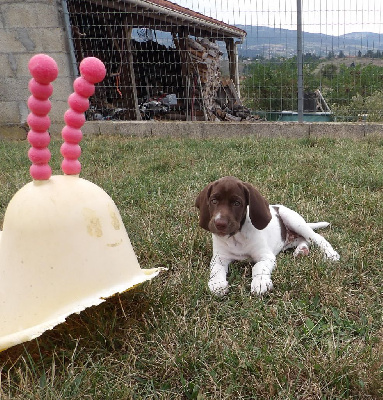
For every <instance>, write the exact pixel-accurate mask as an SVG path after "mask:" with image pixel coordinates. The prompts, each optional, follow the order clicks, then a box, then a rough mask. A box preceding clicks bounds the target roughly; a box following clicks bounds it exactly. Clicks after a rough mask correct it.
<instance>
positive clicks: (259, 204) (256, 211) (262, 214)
mask: <svg viewBox="0 0 383 400" xmlns="http://www.w3.org/2000/svg"><path fill="white" fill-rule="evenodd" d="M243 184H244V185H245V188H246V189H247V192H248V195H249V199H248V202H249V216H250V220H251V223H252V224H253V225H254V226H255V228H257V229H259V230H261V229H264V228H266V226H267V225H268V224H269V222H270V221H271V213H270V209H269V203H268V202H267V200H266V199H265V198H264V197H263V196H262V195H261V194H260V193H259V192H258V190H257V189H255V187H254V186H253V185H251V184H250V183H246V182H244V183H243Z"/></svg>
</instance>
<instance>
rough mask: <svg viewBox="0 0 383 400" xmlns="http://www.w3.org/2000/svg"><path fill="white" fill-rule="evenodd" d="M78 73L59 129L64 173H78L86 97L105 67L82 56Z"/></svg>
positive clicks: (92, 92) (86, 104)
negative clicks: (63, 124) (62, 125)
mask: <svg viewBox="0 0 383 400" xmlns="http://www.w3.org/2000/svg"><path fill="white" fill-rule="evenodd" d="M80 74H81V76H80V77H79V78H77V79H76V80H75V81H74V83H73V89H74V93H72V94H71V95H70V96H69V98H68V104H69V107H70V108H69V110H67V111H66V112H65V114H64V121H65V123H66V125H65V127H64V128H63V130H62V131H61V135H62V138H63V139H64V143H63V144H62V146H61V154H62V156H63V157H64V160H63V162H62V163H61V169H62V170H63V172H64V174H66V175H78V174H79V173H80V171H81V163H80V161H79V160H78V158H79V157H80V155H81V148H80V145H79V142H80V141H81V139H82V132H81V129H80V128H81V127H82V126H83V125H84V123H85V115H84V112H85V111H86V110H87V109H88V108H89V100H88V98H89V97H90V96H92V95H93V94H94V91H95V86H94V84H95V83H98V82H101V81H102V80H103V79H104V78H105V74H106V69H105V66H104V64H103V63H102V61H100V60H99V59H98V58H96V57H87V58H84V59H83V60H82V61H81V63H80Z"/></svg>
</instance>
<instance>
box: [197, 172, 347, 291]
mask: <svg viewBox="0 0 383 400" xmlns="http://www.w3.org/2000/svg"><path fill="white" fill-rule="evenodd" d="M195 206H196V207H197V208H198V209H199V211H200V216H199V225H200V226H201V227H202V228H204V229H206V230H208V231H210V232H211V233H212V238H213V257H212V259H211V263H210V279H209V283H208V285H209V288H210V290H211V291H212V292H213V293H215V294H218V295H223V294H226V293H227V291H228V282H227V280H226V275H227V273H228V268H229V264H230V263H231V262H232V261H234V260H246V259H250V260H251V261H253V262H254V263H255V264H254V266H253V268H252V282H251V292H252V293H255V294H258V295H262V294H263V293H265V292H266V291H267V290H271V289H272V288H273V283H272V280H271V273H272V271H273V269H274V267H275V265H276V255H277V254H278V253H280V252H281V251H284V250H286V249H290V248H294V247H295V248H296V249H295V251H294V256H297V255H307V254H308V253H309V243H315V244H316V245H317V246H319V248H320V249H321V250H322V251H323V252H324V254H325V255H326V257H327V258H329V259H330V260H333V261H337V260H339V254H338V253H337V252H336V251H335V250H334V249H333V248H332V246H331V244H330V243H329V242H328V241H327V240H326V239H325V238H324V237H323V236H321V235H319V234H318V233H316V232H314V230H313V229H318V228H324V227H326V226H328V225H329V223H328V222H317V223H307V222H306V221H305V220H304V219H303V217H302V216H300V215H299V214H298V213H296V212H295V211H293V210H291V209H289V208H287V207H285V206H282V205H271V206H270V205H269V204H268V202H267V201H266V199H265V198H264V197H263V196H262V195H261V194H260V193H259V191H258V190H257V189H255V188H254V187H253V186H252V185H251V184H249V183H246V182H242V181H241V180H239V179H237V178H235V177H232V176H226V177H223V178H221V179H218V180H217V181H214V182H212V183H210V184H209V185H207V186H206V187H205V188H204V189H203V190H202V191H201V193H200V194H199V195H198V197H197V199H196V202H195Z"/></svg>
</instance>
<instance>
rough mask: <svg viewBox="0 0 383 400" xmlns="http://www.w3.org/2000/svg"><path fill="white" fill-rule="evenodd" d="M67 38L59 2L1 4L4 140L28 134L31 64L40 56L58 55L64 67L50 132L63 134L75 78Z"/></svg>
mask: <svg viewBox="0 0 383 400" xmlns="http://www.w3.org/2000/svg"><path fill="white" fill-rule="evenodd" d="M67 38H68V35H67V33H66V31H65V23H64V15H63V11H62V8H61V1H60V0H0V109H1V113H0V131H1V137H9V138H15V139H20V138H23V137H25V136H26V133H27V131H28V127H27V124H26V118H27V116H28V113H29V110H28V107H27V100H28V97H29V96H30V92H29V90H28V82H29V80H30V79H31V75H30V74H29V71H28V62H29V60H30V58H31V57H32V56H33V55H35V54H38V53H45V54H48V55H49V56H51V57H53V58H54V59H55V60H56V62H57V64H58V67H59V76H58V78H57V79H56V80H55V81H54V83H53V86H54V91H53V95H52V97H51V102H52V110H51V112H50V114H49V117H50V118H51V121H52V125H51V129H50V131H52V130H57V129H59V130H60V131H61V129H62V126H64V122H63V114H64V112H65V111H66V110H67V108H68V105H67V98H68V96H69V94H70V93H72V91H73V88H72V84H73V80H74V76H73V72H72V65H71V61H70V57H69V47H68V39H67Z"/></svg>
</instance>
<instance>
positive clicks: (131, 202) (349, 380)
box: [0, 136, 383, 400]
mask: <svg viewBox="0 0 383 400" xmlns="http://www.w3.org/2000/svg"><path fill="white" fill-rule="evenodd" d="M60 144H61V142H60V141H53V142H52V143H51V146H50V149H51V152H52V155H53V159H52V162H51V166H52V168H53V170H54V173H55V174H60V169H59V164H60V162H61V156H60V155H59V147H60ZM81 145H82V150H83V154H82V157H81V161H82V163H83V170H82V173H81V176H82V177H83V178H85V179H88V180H90V181H92V182H94V183H96V184H97V185H99V186H101V187H102V188H103V189H104V190H105V191H106V192H107V193H108V194H109V195H110V196H111V197H112V198H113V199H114V201H115V203H116V204H117V207H118V209H119V211H120V213H121V216H122V218H123V221H124V223H125V226H126V228H127V231H128V233H129V237H130V239H131V241H132V244H133V247H134V249H135V252H136V255H137V257H138V259H139V261H140V265H141V267H142V268H150V267H158V266H164V267H167V268H169V271H168V272H167V273H163V274H162V275H160V276H159V277H157V278H155V279H154V280H153V281H151V282H150V283H145V284H143V285H140V286H139V287H137V288H135V289H133V290H131V291H129V292H127V293H125V294H122V295H119V296H116V297H113V298H111V299H109V300H108V301H107V302H105V303H103V304H102V305H100V306H98V307H92V308H89V309H87V310H85V311H83V312H82V313H81V314H79V315H72V316H70V317H69V318H68V319H67V322H66V323H64V324H61V325H59V326H57V327H56V328H55V329H53V330H51V331H48V332H46V333H44V334H43V335H42V336H40V337H39V338H37V339H35V340H33V341H31V342H28V343H24V344H21V345H18V346H15V347H13V348H11V349H9V350H6V351H4V352H2V353H0V371H1V375H0V378H1V381H0V398H1V399H52V400H53V399H93V400H96V399H116V400H117V399H118V400H121V399H305V400H306V399H381V398H383V389H382V382H383V366H382V365H383V324H382V322H383V321H382V308H383V307H382V306H383V304H382V302H383V296H382V281H383V271H382V265H383V263H382V242H383V230H382V226H383V213H382V211H381V204H382V195H383V168H382V166H383V140H382V138H379V137H375V138H370V139H363V140H358V141H355V140H351V139H349V140H348V139H343V140H334V139H257V138H255V137H246V138H232V139H220V140H217V139H206V140H198V139H196V140H194V139H171V138H146V139H137V138H128V137H121V136H108V137H101V136H99V137H86V138H85V139H84V140H83V141H82V143H81ZM28 148H29V145H28V143H26V142H0V157H1V160H2V171H1V173H0V184H1V190H0V219H1V220H2V218H3V216H4V212H5V209H6V206H7V204H8V203H9V201H10V199H11V198H12V196H13V195H14V194H15V193H16V191H17V190H18V189H19V188H21V187H22V186H23V185H24V184H26V183H27V182H29V181H30V177H29V172H28V168H29V164H30V163H29V160H28V159H27V156H26V153H27V150H28ZM223 175H235V176H237V177H239V178H241V179H243V180H245V181H249V182H252V183H254V184H255V185H256V186H257V187H258V188H259V189H260V190H261V192H262V193H263V194H264V195H265V196H266V197H267V198H268V199H269V201H270V202H271V203H282V204H285V205H287V206H290V207H292V208H294V209H295V210H297V211H299V212H300V213H301V214H302V215H303V216H304V217H305V218H307V219H308V220H310V221H316V220H328V221H330V222H331V223H332V226H331V229H328V230H325V231H323V234H324V235H325V236H326V238H328V239H329V241H330V242H331V243H332V244H333V246H334V247H335V249H337V250H338V251H339V253H340V254H341V261H340V262H339V263H335V264H331V263H327V262H325V261H324V260H323V259H322V256H321V254H320V253H319V251H318V250H317V249H315V248H313V249H312V251H311V253H310V255H309V256H308V257H305V258H300V259H297V260H294V259H293V257H292V254H291V253H285V254H281V255H280V256H279V257H278V266H277V269H276V270H275V272H274V274H273V280H274V287H275V289H274V291H273V292H272V293H271V294H269V295H267V296H265V297H264V298H262V299H260V298H257V297H253V296H250V281H251V268H250V264H248V263H245V262H241V263H239V262H237V263H234V264H233V266H232V268H231V272H230V277H229V283H230V286H231V288H230V293H229V295H228V296H226V297H225V298H223V299H219V298H216V297H214V296H212V295H211V294H210V293H209V291H208V289H207V280H208V274H209V272H208V264H209V260H210V256H211V241H210V237H209V234H208V233H207V232H205V231H203V230H202V229H200V228H199V227H198V216H197V211H196V210H195V208H194V199H195V197H196V196H197V194H198V192H199V190H201V189H202V188H203V187H204V185H205V184H206V183H208V182H209V181H211V180H214V179H216V178H218V177H220V176H223ZM47 301H49V299H47Z"/></svg>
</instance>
